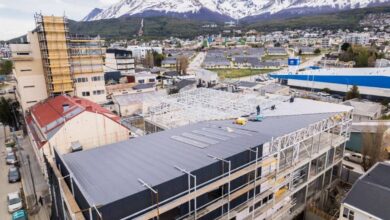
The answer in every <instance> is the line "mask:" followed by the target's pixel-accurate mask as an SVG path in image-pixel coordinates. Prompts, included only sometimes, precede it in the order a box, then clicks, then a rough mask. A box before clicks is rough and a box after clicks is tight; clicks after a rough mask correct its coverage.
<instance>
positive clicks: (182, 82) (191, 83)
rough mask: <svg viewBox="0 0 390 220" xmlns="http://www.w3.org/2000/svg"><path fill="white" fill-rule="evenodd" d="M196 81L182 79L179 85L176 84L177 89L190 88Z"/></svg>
mask: <svg viewBox="0 0 390 220" xmlns="http://www.w3.org/2000/svg"><path fill="white" fill-rule="evenodd" d="M195 83H196V81H195V80H189V79H182V80H180V81H179V82H178V83H176V84H175V86H176V88H178V89H182V88H184V87H186V86H189V85H193V84H195Z"/></svg>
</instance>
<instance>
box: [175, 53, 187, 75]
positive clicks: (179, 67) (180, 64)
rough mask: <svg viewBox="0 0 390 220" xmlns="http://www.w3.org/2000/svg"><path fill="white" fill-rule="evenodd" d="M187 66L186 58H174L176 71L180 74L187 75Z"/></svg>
mask: <svg viewBox="0 0 390 220" xmlns="http://www.w3.org/2000/svg"><path fill="white" fill-rule="evenodd" d="M188 65H189V61H188V58H187V57H185V56H179V57H177V58H176V71H177V72H178V73H180V74H187V68H188Z"/></svg>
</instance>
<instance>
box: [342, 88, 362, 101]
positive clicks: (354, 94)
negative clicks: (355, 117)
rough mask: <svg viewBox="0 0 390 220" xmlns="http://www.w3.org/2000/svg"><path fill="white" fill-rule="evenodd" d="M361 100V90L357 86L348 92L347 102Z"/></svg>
mask: <svg viewBox="0 0 390 220" xmlns="http://www.w3.org/2000/svg"><path fill="white" fill-rule="evenodd" d="M355 98H360V92H359V88H358V87H357V86H356V85H353V86H352V88H351V89H350V90H349V91H348V92H347V96H346V97H345V99H346V100H350V99H355Z"/></svg>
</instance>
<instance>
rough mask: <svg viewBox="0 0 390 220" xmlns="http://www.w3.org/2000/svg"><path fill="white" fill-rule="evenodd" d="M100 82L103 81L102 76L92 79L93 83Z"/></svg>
mask: <svg viewBox="0 0 390 220" xmlns="http://www.w3.org/2000/svg"><path fill="white" fill-rule="evenodd" d="M100 80H102V77H101V76H93V77H92V81H100Z"/></svg>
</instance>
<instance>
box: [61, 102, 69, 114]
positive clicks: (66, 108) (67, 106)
mask: <svg viewBox="0 0 390 220" xmlns="http://www.w3.org/2000/svg"><path fill="white" fill-rule="evenodd" d="M62 110H63V111H64V112H66V111H68V110H69V104H67V103H64V104H62Z"/></svg>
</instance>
